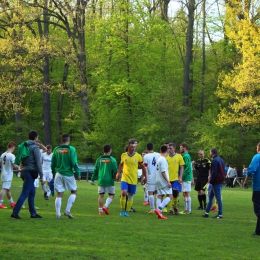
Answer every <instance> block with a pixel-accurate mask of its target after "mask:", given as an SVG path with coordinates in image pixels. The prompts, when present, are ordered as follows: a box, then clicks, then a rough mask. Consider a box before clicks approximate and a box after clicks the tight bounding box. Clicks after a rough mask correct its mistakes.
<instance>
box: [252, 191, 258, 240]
mask: <svg viewBox="0 0 260 260" xmlns="http://www.w3.org/2000/svg"><path fill="white" fill-rule="evenodd" d="M252 201H253V205H254V213H255V215H256V217H257V222H256V229H255V233H256V234H257V235H260V192H259V191H253V197H252Z"/></svg>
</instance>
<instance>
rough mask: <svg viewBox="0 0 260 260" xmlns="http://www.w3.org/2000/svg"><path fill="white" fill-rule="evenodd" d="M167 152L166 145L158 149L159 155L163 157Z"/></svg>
mask: <svg viewBox="0 0 260 260" xmlns="http://www.w3.org/2000/svg"><path fill="white" fill-rule="evenodd" d="M167 150H168V147H167V146H166V145H162V146H161V148H160V153H161V154H162V155H164V156H165V155H166V154H167Z"/></svg>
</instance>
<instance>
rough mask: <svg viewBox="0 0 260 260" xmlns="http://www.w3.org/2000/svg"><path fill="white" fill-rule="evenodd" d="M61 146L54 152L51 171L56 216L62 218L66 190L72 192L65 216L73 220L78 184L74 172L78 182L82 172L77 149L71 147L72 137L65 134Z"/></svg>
mask: <svg viewBox="0 0 260 260" xmlns="http://www.w3.org/2000/svg"><path fill="white" fill-rule="evenodd" d="M61 143H62V144H61V145H60V146H57V147H56V148H55V149H54V150H53V155H52V160H51V170H52V174H53V177H54V189H55V190H56V192H57V197H56V199H55V208H56V216H57V218H58V219H60V218H61V213H60V209H61V205H62V197H63V193H64V191H65V190H70V192H71V195H70V196H69V198H68V202H67V207H66V210H65V212H64V215H65V216H67V217H69V218H70V219H73V218H74V217H73V216H72V215H71V212H70V210H71V207H72V205H73V203H74V202H75V199H76V195H77V184H76V181H75V177H74V170H75V171H76V174H77V180H80V179H81V177H80V174H81V173H80V170H79V167H78V159H77V152H76V149H75V148H74V147H73V146H71V145H70V136H69V135H68V134H63V135H62V136H61Z"/></svg>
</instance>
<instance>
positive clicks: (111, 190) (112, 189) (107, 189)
mask: <svg viewBox="0 0 260 260" xmlns="http://www.w3.org/2000/svg"><path fill="white" fill-rule="evenodd" d="M103 193H108V194H111V195H112V194H115V193H116V190H115V186H98V194H103Z"/></svg>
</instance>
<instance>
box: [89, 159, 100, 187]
mask: <svg viewBox="0 0 260 260" xmlns="http://www.w3.org/2000/svg"><path fill="white" fill-rule="evenodd" d="M98 161H99V159H97V160H96V163H95V167H94V171H93V173H92V175H91V181H90V183H91V184H92V185H94V181H95V176H96V175H98V171H99V165H98Z"/></svg>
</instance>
